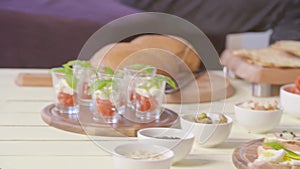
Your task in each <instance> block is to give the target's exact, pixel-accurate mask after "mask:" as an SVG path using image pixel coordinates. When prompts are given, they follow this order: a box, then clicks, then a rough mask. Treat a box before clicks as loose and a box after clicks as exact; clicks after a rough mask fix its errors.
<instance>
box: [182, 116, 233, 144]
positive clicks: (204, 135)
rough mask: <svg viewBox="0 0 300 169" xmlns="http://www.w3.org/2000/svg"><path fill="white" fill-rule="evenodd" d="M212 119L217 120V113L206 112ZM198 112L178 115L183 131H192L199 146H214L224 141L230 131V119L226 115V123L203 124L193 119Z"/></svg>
mask: <svg viewBox="0 0 300 169" xmlns="http://www.w3.org/2000/svg"><path fill="white" fill-rule="evenodd" d="M206 114H207V116H209V117H210V118H211V119H212V120H218V119H219V115H218V114H215V113H206ZM197 115H198V114H197V113H194V114H185V115H182V116H181V117H180V124H181V127H182V129H183V130H184V131H185V132H192V133H193V134H194V135H195V141H196V142H197V143H198V144H199V145H200V146H201V147H214V146H217V145H218V144H220V143H222V142H224V141H225V140H226V139H227V138H228V136H229V134H230V131H231V127H232V119H231V118H230V117H229V116H226V115H225V116H226V118H227V123H221V124H203V123H196V122H193V121H191V120H189V119H193V118H194V117H196V116H197Z"/></svg>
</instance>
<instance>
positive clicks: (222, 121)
mask: <svg viewBox="0 0 300 169" xmlns="http://www.w3.org/2000/svg"><path fill="white" fill-rule="evenodd" d="M219 118H220V121H219V123H227V118H226V116H225V115H224V114H220V115H219Z"/></svg>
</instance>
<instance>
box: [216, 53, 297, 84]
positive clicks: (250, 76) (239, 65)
mask: <svg viewBox="0 0 300 169" xmlns="http://www.w3.org/2000/svg"><path fill="white" fill-rule="evenodd" d="M221 62H222V64H223V65H224V66H226V67H227V68H228V69H229V70H230V71H232V72H233V73H234V74H235V75H236V76H238V77H240V78H242V79H245V80H247V81H249V82H252V83H267V84H273V85H283V84H288V83H293V82H294V80H295V78H296V77H297V75H298V74H300V69H299V68H275V67H274V68H272V67H263V66H260V65H255V64H251V63H248V62H247V61H246V60H244V59H242V58H240V57H238V56H235V55H233V53H232V51H231V50H226V51H224V52H223V53H222V55H221Z"/></svg>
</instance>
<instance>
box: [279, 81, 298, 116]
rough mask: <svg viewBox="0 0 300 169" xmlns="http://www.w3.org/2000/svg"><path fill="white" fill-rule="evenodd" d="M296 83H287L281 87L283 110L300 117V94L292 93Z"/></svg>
mask: <svg viewBox="0 0 300 169" xmlns="http://www.w3.org/2000/svg"><path fill="white" fill-rule="evenodd" d="M295 87H296V86H295V84H287V85H283V86H281V87H280V102H281V106H282V108H283V111H284V112H286V113H288V114H290V115H292V116H294V117H296V118H300V95H299V94H295V93H292V92H291V91H292V90H293V89H294V88H295Z"/></svg>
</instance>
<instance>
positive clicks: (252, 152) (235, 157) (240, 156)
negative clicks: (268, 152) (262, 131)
mask: <svg viewBox="0 0 300 169" xmlns="http://www.w3.org/2000/svg"><path fill="white" fill-rule="evenodd" d="M263 140H264V139H257V140H252V141H250V142H247V143H245V144H242V145H241V146H239V147H237V148H236V149H235V150H234V152H233V154H232V161H233V163H234V165H235V167H236V168H238V169H249V167H248V163H250V162H253V161H254V160H255V159H256V158H257V147H258V146H260V145H262V143H263Z"/></svg>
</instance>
